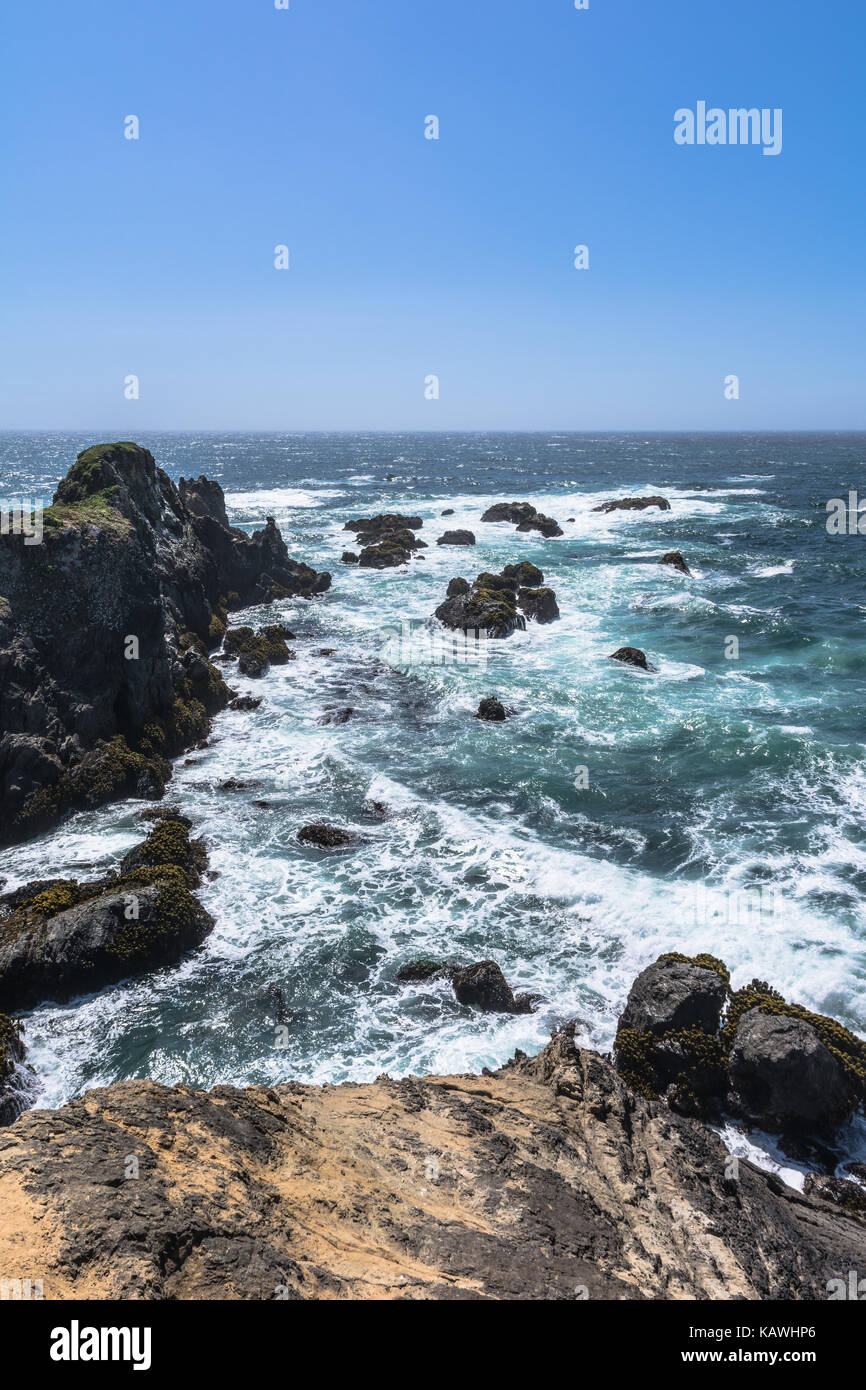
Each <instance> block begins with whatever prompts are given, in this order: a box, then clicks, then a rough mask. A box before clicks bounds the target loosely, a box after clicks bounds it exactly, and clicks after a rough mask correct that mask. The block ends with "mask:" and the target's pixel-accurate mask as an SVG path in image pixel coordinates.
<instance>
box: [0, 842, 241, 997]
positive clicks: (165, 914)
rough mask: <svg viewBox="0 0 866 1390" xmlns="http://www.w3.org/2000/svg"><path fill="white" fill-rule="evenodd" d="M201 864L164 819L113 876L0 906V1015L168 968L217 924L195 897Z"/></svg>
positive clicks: (59, 884) (34, 889)
mask: <svg viewBox="0 0 866 1390" xmlns="http://www.w3.org/2000/svg"><path fill="white" fill-rule="evenodd" d="M206 862H207V859H206V853H205V849H204V846H203V844H202V843H201V842H200V841H195V840H190V838H189V831H188V829H187V827H186V826H185V825H184V824H182V823H181V822H180V821H178V820H162V821H160V822H159V823H158V824H157V825H156V826H155V827H154V829H153V830H152V831H151V832H150V834H149V835H148V837H147V839H146V840H145V841H144V843H143V844H141V845H138V846H136V847H135V849H133V850H131V851H130V852H129V854H127V855H126V856H125V858H124V859H123V861H122V863H121V868H120V873H119V874H113V875H109V876H107V877H106V878H103V879H98V880H95V881H93V882H90V883H79V882H78V881H77V880H75V879H65V880H55V881H50V882H48V883H45V882H39V883H33V884H30V885H29V886H28V887H27V888H24V889H19V890H18V891H17V892H16V893H14V894H11V895H8V896H7V897H6V898H5V899H3V900H0V907H2V908H3V909H4V910H5V916H2V917H0V1009H3V1010H4V1011H12V1010H19V1009H28V1008H32V1007H33V1006H34V1005H35V1004H38V1003H40V1002H41V1001H42V1000H45V999H52V1000H60V1001H62V1000H65V999H70V998H72V997H73V996H74V995H76V994H85V993H87V994H89V993H91V992H92V991H94V990H96V989H100V988H102V987H103V986H105V985H107V984H113V983H114V982H115V981H117V980H121V979H123V978H124V977H126V976H127V975H133V974H140V973H142V972H143V971H146V970H153V969H155V968H156V967H158V966H163V965H168V964H173V963H174V962H175V961H177V960H178V959H179V958H180V957H181V956H182V955H183V954H184V953H185V952H186V951H188V950H190V949H191V948H192V947H194V946H198V945H199V944H200V943H201V942H202V941H203V940H204V938H205V936H207V934H208V932H210V931H211V929H212V928H213V925H214V923H213V918H212V917H211V916H210V914H209V913H208V912H206V911H205V909H204V908H203V907H202V905H201V903H200V902H199V901H198V899H197V898H196V897H195V895H194V893H193V891H192V890H193V889H194V888H195V887H196V886H197V885H198V884H199V883H200V881H201V876H202V874H203V872H204V868H205V865H206Z"/></svg>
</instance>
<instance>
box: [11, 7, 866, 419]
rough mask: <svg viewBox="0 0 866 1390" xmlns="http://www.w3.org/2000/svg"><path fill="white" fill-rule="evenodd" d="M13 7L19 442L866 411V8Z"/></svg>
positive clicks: (843, 415)
mask: <svg viewBox="0 0 866 1390" xmlns="http://www.w3.org/2000/svg"><path fill="white" fill-rule="evenodd" d="M9 9H10V10H11V11H12V13H11V16H10V17H9V18H7V20H6V22H5V29H4V35H3V51H4V58H3V60H2V61H3V80H2V83H0V106H2V112H0V118H2V124H3V129H4V132H5V133H4V138H3V142H2V143H3V152H2V177H3V185H4V188H5V190H6V196H5V198H4V205H5V215H4V217H3V219H2V226H0V243H2V245H0V262H2V266H3V277H4V282H5V287H4V292H3V298H4V303H5V308H4V310H3V320H4V329H3V334H2V346H0V423H2V424H3V425H5V426H7V427H10V428H57V429H60V428H70V429H71V428H76V429H90V428H94V429H98V430H99V431H100V432H102V431H106V430H109V429H110V430H111V431H112V432H114V433H116V434H119V435H121V436H123V437H127V438H129V437H132V438H134V437H135V436H136V433H137V432H141V431H142V430H154V429H160V428H164V429H184V428H189V429H263V430H265V429H317V428H321V429H461V428H466V429H473V428H489V429H524V428H526V429H614V430H617V429H653V428H654V429H668V428H670V429H677V428H682V429H700V428H706V429H725V428H729V429H762V428H768V429H769V428H777V429H797V428H803V429H809V428H839V429H852V428H863V427H866V390H864V379H866V333H864V322H866V314H864V310H866V292H864V289H866V283H864V257H863V242H864V202H866V196H864V138H866V115H864V102H863V96H862V93H863V78H862V62H863V51H864V39H866V17H864V11H863V7H862V4H858V3H855V0H845V3H842V2H841V0H822V3H821V4H817V3H814V4H813V3H805V0H786V2H785V3H782V0H760V3H756V2H755V0H726V3H724V4H715V5H713V4H702V3H699V2H698V0H657V3H652V0H590V5H589V9H588V10H586V11H576V10H575V8H574V3H573V0H435V3H431V0H291V8H290V9H289V10H288V11H284V10H276V9H275V7H274V4H273V0H183V3H178V2H177V0H136V2H135V3H131V0H128V2H127V3H124V2H123V0H103V2H102V3H96V2H95V0H76V3H74V4H70V3H57V0H48V2H47V3H40V4H35V5H24V4H19V5H16V6H14V7H9ZM699 100H706V101H707V102H708V103H709V104H710V105H711V106H712V105H717V106H719V107H722V108H729V107H732V106H734V107H736V106H746V107H753V106H755V107H759V108H761V107H770V108H776V107H780V108H782V111H783V148H782V152H781V154H780V155H778V156H777V157H767V156H764V155H763V154H762V151H761V149H760V148H756V147H752V146H747V147H740V146H727V147H715V148H711V147H708V146H704V147H698V146H691V147H688V146H678V145H676V144H675V142H674V139H673V131H674V112H675V110H677V109H678V108H680V107H692V108H694V107H695V105H696V103H697V102H698V101H699ZM130 114H133V115H137V116H138V118H139V120H140V139H139V140H137V141H132V140H127V139H125V138H124V118H125V117H126V116H127V115H130ZM431 114H433V115H436V116H438V118H439V121H440V138H439V140H438V141H432V140H426V139H425V138H424V121H425V117H426V116H428V115H431ZM578 243H581V244H586V245H587V246H588V247H589V253H590V266H589V269H588V270H586V271H577V270H575V269H574V267H573V248H574V246H575V245H576V244H578ZM278 244H286V245H288V246H289V248H290V257H291V268H290V269H289V270H288V271H278V270H275V269H274V264H273V263H274V247H275V246H276V245H278ZM731 373H733V374H736V375H737V376H738V377H739V382H740V387H739V389H740V396H739V399H738V400H726V399H725V396H724V381H725V378H726V376H727V375H728V374H731ZM130 374H135V375H137V376H138V378H139V383H140V386H139V390H140V396H139V399H138V400H127V399H125V398H124V380H125V378H126V377H127V376H128V375H130ZM430 374H435V375H437V376H438V378H439V382H440V395H439V399H438V400H427V399H425V396H424V382H425V378H426V377H427V376H428V375H430Z"/></svg>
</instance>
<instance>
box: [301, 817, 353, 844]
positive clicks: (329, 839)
mask: <svg viewBox="0 0 866 1390" xmlns="http://www.w3.org/2000/svg"><path fill="white" fill-rule="evenodd" d="M298 839H299V840H300V842H301V844H302V845H315V847H316V849H342V848H343V847H344V846H346V845H357V844H360V843H361V837H360V836H359V835H355V834H354V833H353V832H352V831H351V830H343V829H341V827H340V826H338V825H326V824H324V823H323V822H321V821H320V822H317V823H316V824H313V825H304V826H302V827H301V829H300V830H299V831H298Z"/></svg>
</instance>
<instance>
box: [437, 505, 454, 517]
mask: <svg viewBox="0 0 866 1390" xmlns="http://www.w3.org/2000/svg"><path fill="white" fill-rule="evenodd" d="M439 515H440V516H453V515H454V508H453V507H446V508H445V510H444V512H440V513H439Z"/></svg>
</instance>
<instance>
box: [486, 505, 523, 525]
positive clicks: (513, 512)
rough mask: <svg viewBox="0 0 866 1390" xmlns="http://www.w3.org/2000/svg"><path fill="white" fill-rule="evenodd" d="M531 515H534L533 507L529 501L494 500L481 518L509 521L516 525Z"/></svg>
mask: <svg viewBox="0 0 866 1390" xmlns="http://www.w3.org/2000/svg"><path fill="white" fill-rule="evenodd" d="M531 516H535V508H534V507H533V505H532V503H531V502H496V503H495V504H494V505H493V506H492V507H488V508H487V511H486V512H485V513H484V515H483V516H482V518H481V520H482V521H510V522H513V524H514V525H518V524H519V523H520V522H521V521H528V520H529V518H530V517H531Z"/></svg>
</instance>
